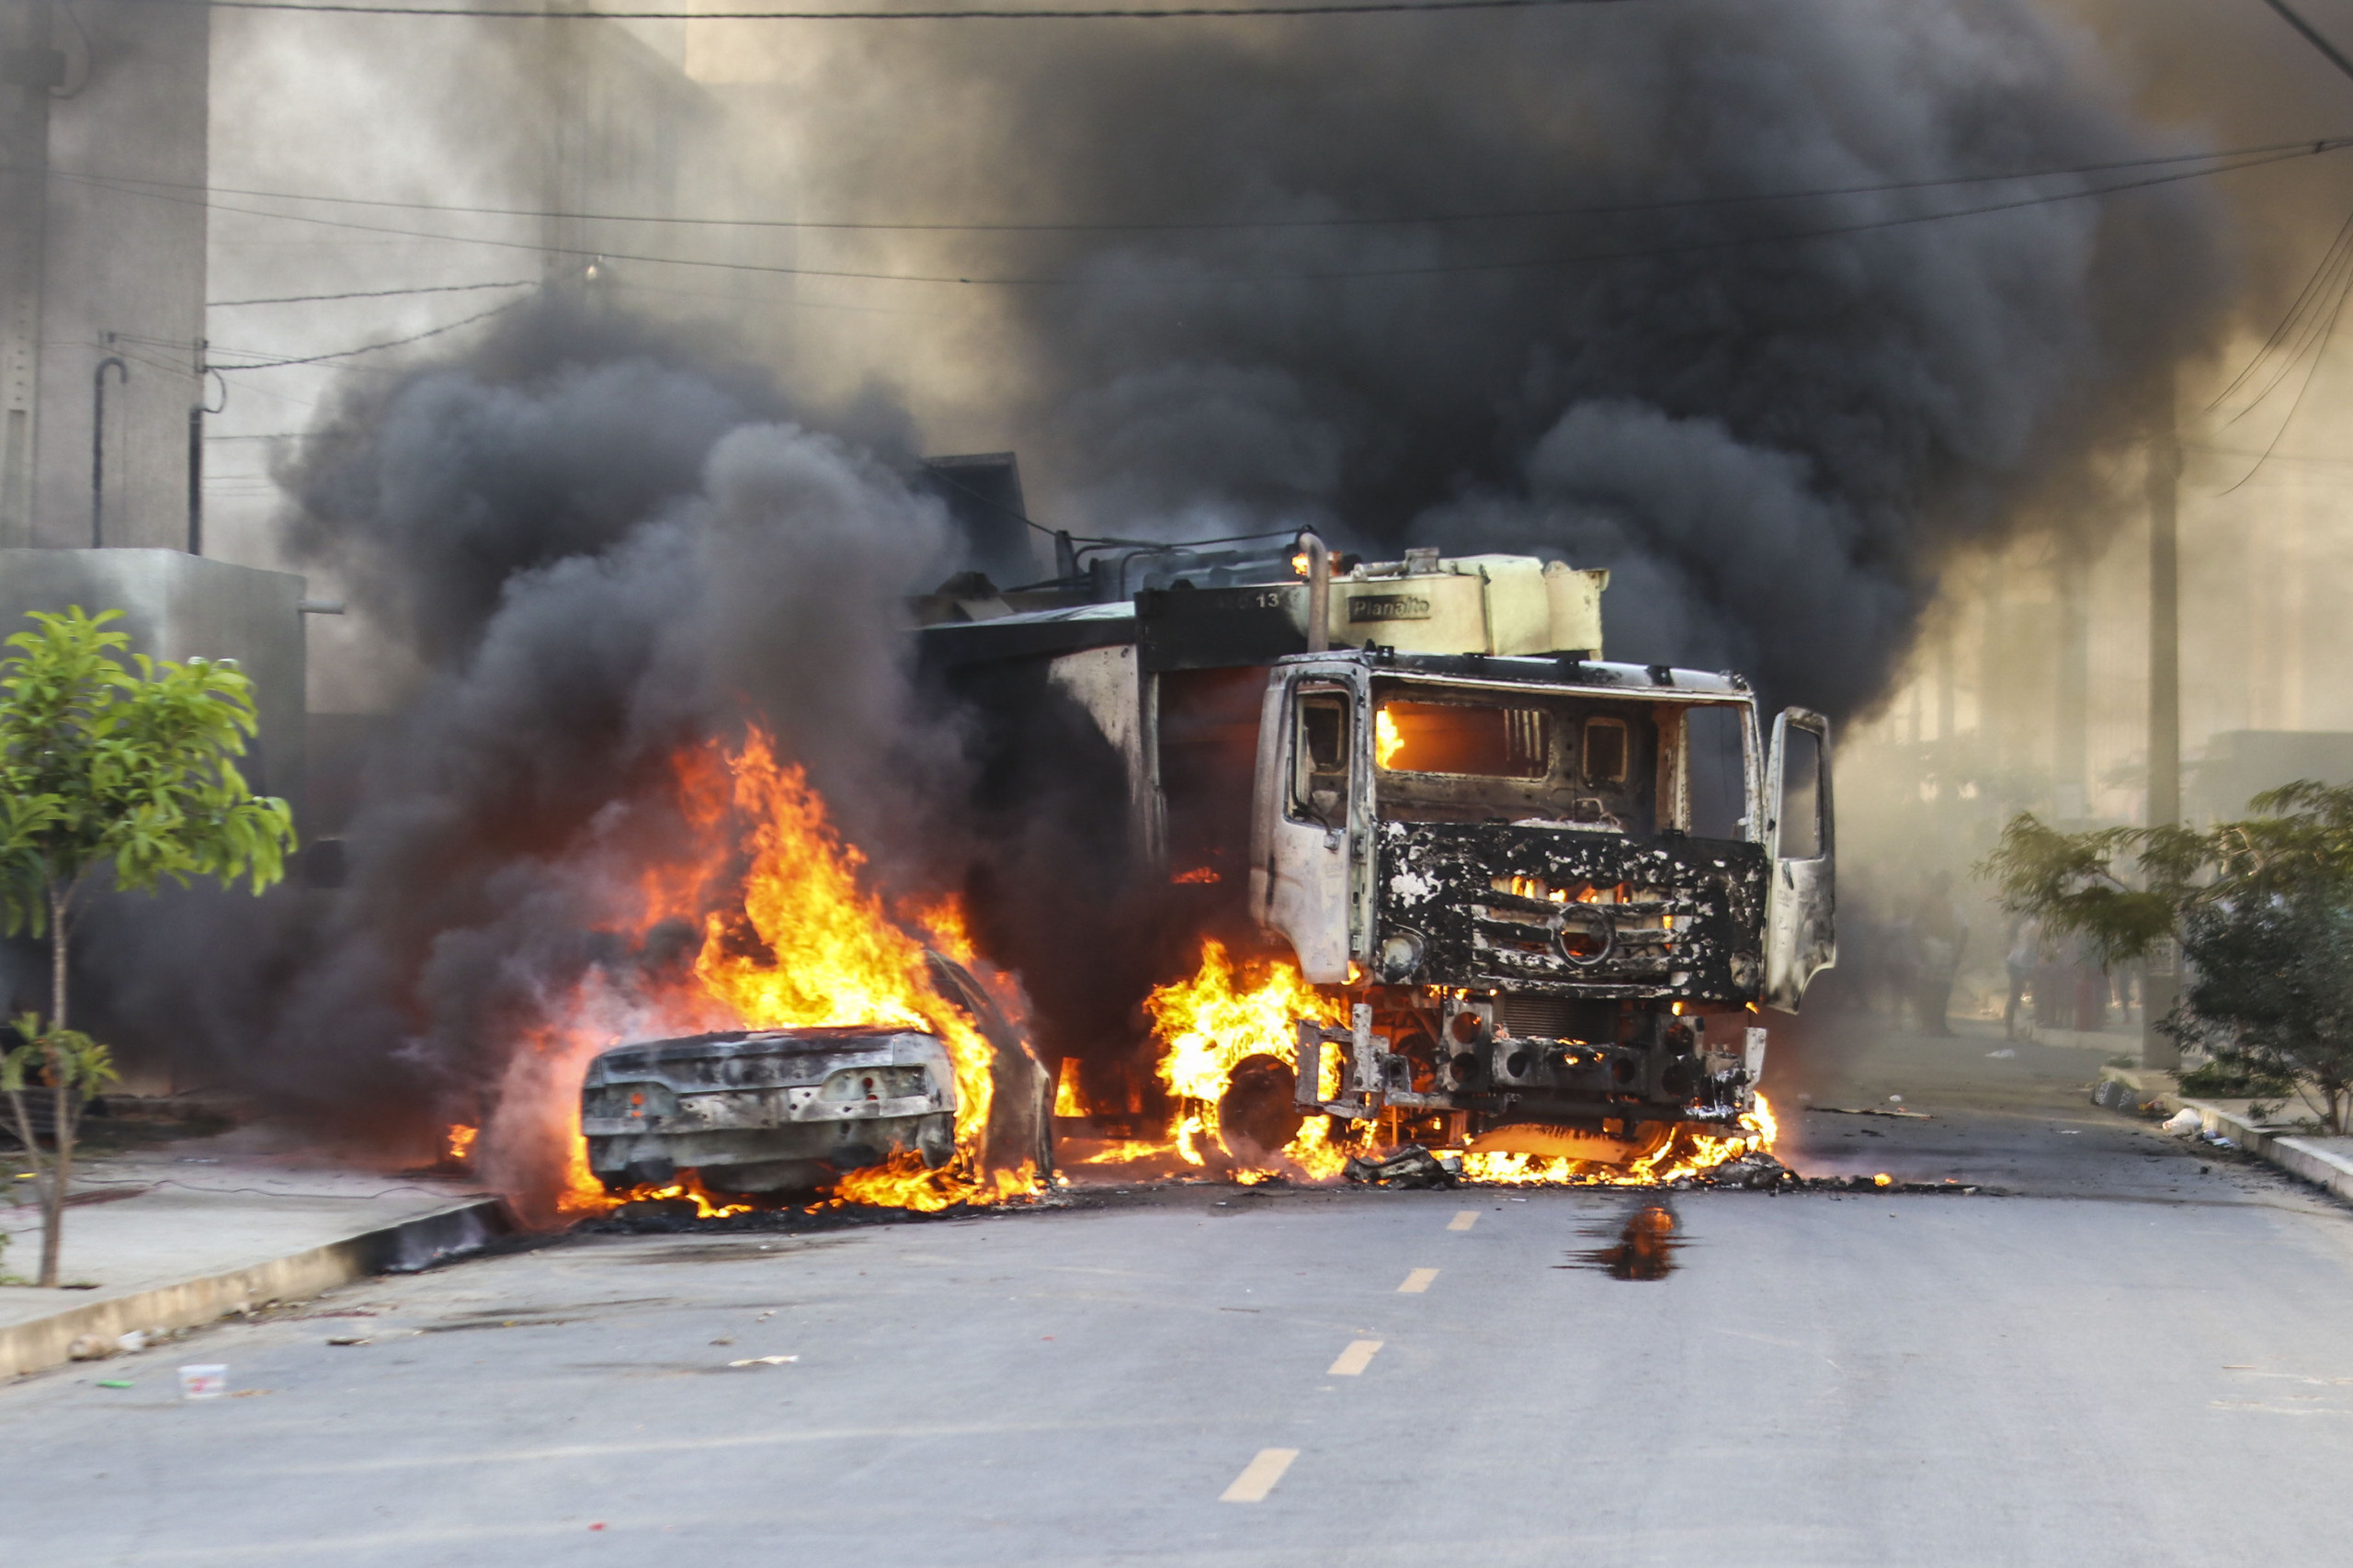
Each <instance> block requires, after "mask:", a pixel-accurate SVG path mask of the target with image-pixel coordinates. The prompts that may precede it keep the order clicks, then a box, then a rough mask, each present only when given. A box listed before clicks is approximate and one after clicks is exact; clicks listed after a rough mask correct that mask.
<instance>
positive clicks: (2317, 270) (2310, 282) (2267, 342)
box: [2206, 211, 2353, 414]
mask: <svg viewBox="0 0 2353 1568" xmlns="http://www.w3.org/2000/svg"><path fill="white" fill-rule="evenodd" d="M2348 245H2353V211H2348V212H2347V213H2346V215H2345V222H2343V223H2342V224H2340V225H2338V227H2337V231H2336V238H2335V239H2333V240H2331V241H2329V243H2328V248H2327V249H2326V250H2324V251H2323V252H2321V258H2320V260H2319V261H2317V262H2315V263H2313V270H2312V275H2311V276H2310V277H2308V278H2305V279H2304V286H2303V288H2302V289H2301V290H2298V291H2297V293H2296V298H2295V300H2294V301H2293V302H2291V303H2290V305H2289V307H2288V311H2287V313H2286V314H2285V315H2283V316H2281V317H2280V318H2279V325H2278V326H2275V327H2273V328H2272V329H2271V335H2270V336H2269V337H2268V338H2265V339H2264V340H2263V345H2262V347H2259V348H2257V349H2256V351H2255V354H2254V356H2253V358H2249V359H2248V360H2247V362H2246V364H2245V366H2244V367H2243V368H2242V369H2240V371H2239V373H2238V374H2237V375H2235V376H2234V377H2232V378H2231V384H2230V385H2229V386H2226V387H2224V388H2223V389H2222V391H2221V392H2216V393H2215V394H2214V397H2213V401H2211V402H2210V403H2207V405H2206V412H2207V413H2209V414H2211V413H2213V412H2214V410H2216V409H2218V408H2220V407H2222V404H2223V403H2226V402H2228V401H2229V399H2230V396H2231V394H2232V393H2233V392H2237V391H2238V390H2239V388H2240V387H2242V386H2244V385H2245V384H2246V381H2247V379H2248V378H2249V377H2251V376H2253V375H2254V374H2255V372H2256V367H2257V366H2259V365H2261V364H2262V363H2263V361H2264V359H2265V358H2266V357H2268V355H2269V354H2270V353H2271V352H2272V350H2274V349H2275V348H2277V347H2279V343H2280V341H2281V339H2283V338H2284V337H2285V336H2286V335H2287V334H2288V331H2289V328H2290V325H2291V324H2294V323H2295V322H2296V321H2297V320H2298V318H2299V317H2301V316H2302V313H2303V310H2304V305H2305V302H2306V301H2309V300H2311V299H2312V298H2313V294H2314V290H2317V289H2318V288H2319V287H2320V280H2321V277H2322V274H2324V273H2325V272H2328V271H2331V270H2333V269H2334V268H2335V267H2336V265H2337V263H2338V261H2339V260H2340V259H2341V256H2342V254H2343V252H2344V250H2345V249H2346V247H2347V246H2348Z"/></svg>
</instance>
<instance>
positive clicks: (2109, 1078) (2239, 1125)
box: [2092, 1067, 2353, 1203]
mask: <svg viewBox="0 0 2353 1568" xmlns="http://www.w3.org/2000/svg"><path fill="white" fill-rule="evenodd" d="M2111 1084H2114V1085H2120V1087H2121V1088H2123V1089H2124V1090H2126V1091H2128V1092H2127V1093H2126V1094H2124V1095H2121V1096H2119V1095H2117V1094H2116V1093H2115V1092H2114V1091H2113V1090H2110V1089H2109V1085H2111ZM2150 1086H2151V1085H2148V1084H2147V1083H2144V1082H2143V1074H2141V1073H2139V1072H2138V1071H2136V1070H2134V1069H2131V1068H2117V1067H2109V1068H2106V1069H2104V1070H2103V1071H2102V1073H2101V1076H2100V1084H2099V1087H2098V1088H2097V1089H2095V1090H2093V1092H2092V1103H2093V1104H2094V1105H2097V1106H2104V1107H2107V1108H2109V1109H2112V1110H2122V1109H2125V1108H2128V1107H2129V1106H2130V1105H2131V1104H2132V1103H2135V1102H2136V1101H2138V1102H2139V1103H2154V1104H2156V1105H2161V1106H2163V1107H2164V1108H2165V1112H2166V1114H2167V1115H2172V1114H2174V1113H2176V1112H2179V1111H2184V1110H2188V1111H2194V1112H2196V1113H2197V1116H2198V1120H2199V1123H2200V1131H2203V1132H2204V1133H2205V1134H2206V1135H2207V1136H2208V1137H2210V1138H2227V1139H2229V1140H2230V1141H2231V1142H2233V1143H2235V1144H2236V1145H2238V1146H2239V1147H2240V1148H2242V1149H2244V1150H2245V1151H2246V1152H2247V1153H2250V1154H2253V1155H2254V1156H2255V1157H2256V1158H2257V1159H2259V1160H2262V1161H2265V1162H2267V1163H2268V1164H2270V1165H2277V1166H2279V1168H2280V1169H2281V1170H2283V1171H2286V1172H2287V1173H2288V1174H2289V1175H2290V1176H2297V1177H2300V1178H2302V1180H2304V1181H2308V1182H2310V1183H2312V1184H2313V1186H2314V1187H2320V1188H2322V1189H2323V1190H2325V1191H2326V1192H2328V1193H2331V1194H2333V1195H2334V1196H2336V1198H2339V1199H2343V1200H2345V1201H2346V1202H2347V1203H2353V1160H2347V1159H2346V1158H2345V1157H2344V1156H2343V1155H2341V1154H2335V1153H2330V1152H2329V1151H2328V1150H2326V1149H2321V1148H2316V1147H2314V1146H2313V1144H2311V1143H2309V1142H2306V1141H2304V1140H2303V1139H2302V1138H2298V1137H2295V1136H2294V1135H2292V1134H2289V1133H2280V1132H2273V1131H2269V1130H2268V1129H2266V1128H2262V1127H2258V1126H2256V1124H2255V1123H2253V1122H2251V1121H2249V1120H2247V1119H2245V1117H2242V1116H2239V1115H2236V1114H2235V1113H2234V1112H2231V1111H2227V1110H2223V1109H2222V1108H2220V1107H2218V1106H2212V1105H2209V1104H2208V1103H2207V1102H2205V1101H2204V1100H2192V1099H2185V1098H2183V1097H2182V1096H2181V1095H2180V1093H2179V1092H2178V1091H2176V1090H2173V1089H2165V1088H2160V1089H2159V1090H2158V1092H2157V1093H2155V1094H2154V1095H2151V1094H2149V1093H2148V1089H2149V1087H2150ZM2143 1096H2146V1097H2145V1099H2143Z"/></svg>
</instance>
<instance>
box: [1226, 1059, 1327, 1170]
mask: <svg viewBox="0 0 2353 1568" xmlns="http://www.w3.org/2000/svg"><path fill="white" fill-rule="evenodd" d="M1298 1084H1299V1074H1297V1073H1295V1072H1293V1071H1292V1070H1291V1066H1290V1063H1289V1062H1285V1061H1283V1060H1282V1058H1280V1057H1279V1056H1267V1055H1265V1054H1260V1055H1256V1056H1245V1057H1244V1058H1243V1059H1242V1060H1241V1061H1240V1062H1236V1063H1235V1064H1234V1068H1233V1076H1232V1077H1230V1078H1228V1079H1227V1080H1226V1083H1225V1093H1224V1094H1222V1095H1221V1096H1218V1102H1217V1126H1218V1137H1219V1140H1220V1141H1221V1142H1223V1143H1224V1144H1225V1152H1226V1153H1229V1154H1231V1155H1233V1157H1234V1158H1235V1159H1236V1160H1239V1161H1241V1162H1242V1163H1243V1164H1244V1165H1252V1164H1256V1163H1260V1162H1263V1161H1266V1160H1269V1159H1272V1158H1273V1157H1274V1156H1275V1155H1277V1154H1279V1153H1281V1152H1282V1150H1283V1148H1284V1146H1285V1145H1286V1144H1288V1143H1289V1142H1290V1141H1291V1140H1292V1139H1294V1138H1296V1137H1298V1136H1299V1130H1300V1128H1301V1126H1302V1124H1304V1123H1305V1121H1306V1117H1304V1116H1302V1114H1301V1113H1300V1109H1299V1107H1297V1106H1296V1105H1294V1104H1292V1103H1291V1101H1292V1097H1293V1095H1294V1093H1295V1091H1296V1089H1297V1087H1298Z"/></svg>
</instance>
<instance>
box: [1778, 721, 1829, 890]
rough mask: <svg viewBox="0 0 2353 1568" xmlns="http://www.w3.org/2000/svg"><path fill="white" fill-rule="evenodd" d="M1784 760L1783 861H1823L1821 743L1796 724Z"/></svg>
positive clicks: (1782, 798) (1782, 764) (1788, 732)
mask: <svg viewBox="0 0 2353 1568" xmlns="http://www.w3.org/2000/svg"><path fill="white" fill-rule="evenodd" d="M1786 734H1787V738H1786V739H1785V740H1784V741H1783V742H1782V744H1783V745H1784V746H1786V747H1787V748H1788V750H1787V751H1786V753H1785V754H1784V755H1783V756H1782V758H1781V858H1782V859H1784V860H1818V859H1820V858H1822V742H1821V741H1820V739H1818V738H1817V737H1816V736H1815V735H1814V733H1813V731H1811V730H1801V729H1799V728H1798V727H1797V726H1795V725H1794V724H1793V725H1791V726H1790V728H1789V730H1788V731H1787V732H1786Z"/></svg>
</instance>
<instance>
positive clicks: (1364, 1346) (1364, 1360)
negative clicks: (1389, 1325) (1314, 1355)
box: [1324, 1339, 1382, 1378]
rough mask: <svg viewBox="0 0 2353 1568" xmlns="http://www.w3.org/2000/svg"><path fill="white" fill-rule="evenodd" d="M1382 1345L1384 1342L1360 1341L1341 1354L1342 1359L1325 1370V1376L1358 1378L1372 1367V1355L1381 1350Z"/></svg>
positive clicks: (1375, 1340)
mask: <svg viewBox="0 0 2353 1568" xmlns="http://www.w3.org/2000/svg"><path fill="white" fill-rule="evenodd" d="M1381 1344H1382V1341H1381V1340H1378V1339H1359V1340H1358V1341H1357V1342H1356V1343H1354V1344H1353V1345H1350V1346H1348V1347H1347V1349H1346V1350H1343V1351H1341V1352H1340V1358H1339V1359H1338V1360H1336V1361H1335V1362H1333V1363H1332V1365H1331V1366H1330V1367H1329V1368H1327V1369H1325V1370H1324V1376H1325V1377H1327V1378H1353V1377H1356V1376H1358V1374H1360V1373H1361V1372H1363V1370H1364V1369H1366V1368H1367V1367H1370V1366H1371V1365H1372V1353H1373V1352H1374V1351H1376V1350H1378V1349H1380V1348H1381Z"/></svg>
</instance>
